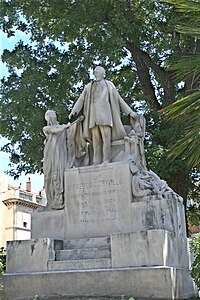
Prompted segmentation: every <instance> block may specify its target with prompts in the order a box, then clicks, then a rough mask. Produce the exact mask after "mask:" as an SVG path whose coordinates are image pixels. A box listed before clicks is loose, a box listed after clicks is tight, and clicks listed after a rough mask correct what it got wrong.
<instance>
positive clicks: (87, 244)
mask: <svg viewBox="0 0 200 300" xmlns="http://www.w3.org/2000/svg"><path fill="white" fill-rule="evenodd" d="M94 247H97V248H98V247H110V236H105V237H104V236H103V237H98V238H82V239H71V240H65V241H63V248H64V249H83V248H84V249H85V248H94Z"/></svg>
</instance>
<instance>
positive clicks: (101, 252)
mask: <svg viewBox="0 0 200 300" xmlns="http://www.w3.org/2000/svg"><path fill="white" fill-rule="evenodd" d="M110 256H111V254H110V249H108V248H87V249H71V250H57V251H56V260H75V259H92V258H107V257H110Z"/></svg>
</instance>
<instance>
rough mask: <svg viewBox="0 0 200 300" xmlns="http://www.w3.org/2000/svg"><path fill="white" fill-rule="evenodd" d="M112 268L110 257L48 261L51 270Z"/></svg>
mask: <svg viewBox="0 0 200 300" xmlns="http://www.w3.org/2000/svg"><path fill="white" fill-rule="evenodd" d="M109 268H111V259H110V258H100V259H85V260H69V261H48V270H49V271H64V270H89V269H109Z"/></svg>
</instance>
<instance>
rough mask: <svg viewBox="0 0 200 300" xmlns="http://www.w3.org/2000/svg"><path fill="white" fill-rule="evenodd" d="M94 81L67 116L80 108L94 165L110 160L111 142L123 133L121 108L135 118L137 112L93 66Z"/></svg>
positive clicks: (100, 70) (89, 84)
mask: <svg viewBox="0 0 200 300" xmlns="http://www.w3.org/2000/svg"><path fill="white" fill-rule="evenodd" d="M94 76H95V80H94V81H92V82H90V83H88V84H87V85H86V86H85V88H84V90H83V92H82V94H81V95H80V97H79V99H78V100H77V102H76V103H75V105H74V107H73V109H72V111H71V113H70V115H69V119H71V117H72V116H73V115H77V114H78V113H79V112H80V111H81V109H83V115H84V117H85V119H84V121H83V138H84V139H85V140H92V145H93V162H92V163H93V164H94V165H97V164H100V163H108V162H109V161H110V148H111V141H116V140H120V139H123V138H124V137H125V136H126V132H125V129H124V127H123V124H122V122H121V118H120V111H122V112H124V113H125V114H127V115H129V116H130V117H132V118H134V119H136V118H137V114H136V113H135V112H133V111H132V109H131V108H130V107H129V106H128V105H127V104H126V102H125V101H124V100H123V99H122V98H121V96H120V95H119V93H118V91H117V90H116V88H115V86H114V84H113V83H112V82H110V81H108V80H105V79H104V77H105V70H104V68H102V67H100V66H98V67H96V68H95V69H94Z"/></svg>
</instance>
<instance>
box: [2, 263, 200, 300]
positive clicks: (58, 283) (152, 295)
mask: <svg viewBox="0 0 200 300" xmlns="http://www.w3.org/2000/svg"><path fill="white" fill-rule="evenodd" d="M22 283H23V284H22ZM183 283H184V284H183ZM3 284H4V291H3V292H4V294H3V299H4V300H10V299H12V300H32V299H33V298H34V296H35V295H38V298H39V299H54V300H55V299H57V298H59V297H62V296H63V297H64V296H66V297H67V296H71V297H72V296H74V297H76V299H77V298H78V297H79V296H88V297H94V296H96V297H99V296H101V297H103V296H106V297H113V298H114V297H117V296H119V297H120V296H121V295H126V296H127V298H128V297H131V296H132V297H135V298H136V299H137V298H139V299H154V300H155V299H163V300H169V299H189V298H190V297H192V296H194V295H195V293H194V289H193V282H192V280H191V278H190V277H189V270H184V269H178V268H172V267H146V268H116V269H107V270H106V269H103V270H94V271H90V270H85V271H83V270H82V271H60V272H46V273H45V272H43V273H31V274H7V275H5V276H3Z"/></svg>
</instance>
